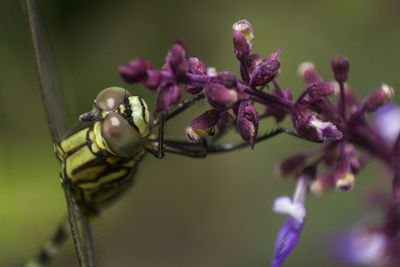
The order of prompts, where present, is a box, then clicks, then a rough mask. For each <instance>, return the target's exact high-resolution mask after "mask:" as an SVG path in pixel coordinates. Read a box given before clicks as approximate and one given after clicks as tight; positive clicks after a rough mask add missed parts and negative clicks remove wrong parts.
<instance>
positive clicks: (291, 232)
mask: <svg viewBox="0 0 400 267" xmlns="http://www.w3.org/2000/svg"><path fill="white" fill-rule="evenodd" d="M303 226H304V223H299V222H298V221H296V220H295V219H294V218H293V217H289V219H287V220H286V222H285V223H284V224H283V226H282V228H281V230H280V232H279V234H278V238H277V240H276V243H275V250H274V255H273V260H272V267H279V266H281V264H282V262H283V261H284V260H285V259H286V258H287V257H288V256H289V254H290V253H291V252H292V250H293V249H294V248H295V246H296V244H297V241H298V240H299V237H300V234H301V231H302V230H303Z"/></svg>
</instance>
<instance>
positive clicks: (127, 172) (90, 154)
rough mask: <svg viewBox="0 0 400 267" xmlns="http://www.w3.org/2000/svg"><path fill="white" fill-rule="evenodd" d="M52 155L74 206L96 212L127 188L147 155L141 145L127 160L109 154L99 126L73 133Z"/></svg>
mask: <svg viewBox="0 0 400 267" xmlns="http://www.w3.org/2000/svg"><path fill="white" fill-rule="evenodd" d="M55 151H56V155H57V157H58V158H59V159H60V161H61V173H60V175H61V179H62V180H63V181H62V182H69V183H70V184H72V189H73V194H74V199H75V200H76V202H77V204H78V205H81V206H91V207H96V208H97V207H99V206H100V205H101V204H104V203H107V202H109V201H110V200H111V199H113V198H115V197H117V196H118V195H119V194H120V193H121V192H123V191H124V190H125V189H127V188H128V187H129V186H130V184H131V183H132V178H133V175H134V171H135V167H136V165H137V163H138V162H139V161H140V160H141V159H142V158H143V156H144V155H145V153H146V151H145V150H144V148H143V147H142V146H141V145H139V146H138V148H137V149H136V153H135V154H134V155H133V156H132V157H129V158H121V157H118V156H115V155H114V154H112V153H110V151H109V150H108V149H107V147H106V144H105V142H104V140H103V138H102V136H101V122H95V123H94V124H92V125H90V126H88V127H85V128H82V129H79V130H77V131H74V132H72V133H71V134H70V135H69V136H67V137H66V138H65V139H63V140H62V141H60V142H59V143H57V144H55Z"/></svg>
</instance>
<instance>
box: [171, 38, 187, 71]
mask: <svg viewBox="0 0 400 267" xmlns="http://www.w3.org/2000/svg"><path fill="white" fill-rule="evenodd" d="M166 61H167V63H168V65H169V66H170V68H171V70H172V71H173V72H174V73H175V74H176V75H177V76H181V75H185V74H186V73H187V72H188V71H189V69H190V63H189V60H188V59H187V51H186V47H185V46H184V44H183V43H182V41H180V40H178V41H177V42H176V44H174V45H173V46H172V48H171V50H170V51H169V52H168V54H167V58H166Z"/></svg>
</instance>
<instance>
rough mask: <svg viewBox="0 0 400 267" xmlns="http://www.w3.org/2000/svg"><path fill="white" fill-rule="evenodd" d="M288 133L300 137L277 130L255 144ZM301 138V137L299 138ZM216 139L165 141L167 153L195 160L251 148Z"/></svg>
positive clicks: (287, 131)
mask: <svg viewBox="0 0 400 267" xmlns="http://www.w3.org/2000/svg"><path fill="white" fill-rule="evenodd" d="M281 133H286V134H289V135H293V136H296V137H299V136H298V135H297V134H296V133H294V132H292V131H290V130H287V129H285V128H277V129H275V130H273V131H270V132H267V133H265V134H263V135H261V136H259V137H258V138H257V139H256V140H255V143H259V142H262V141H265V140H267V139H269V138H271V137H274V136H276V135H278V134H281ZM299 138H301V137H299ZM217 139H219V138H216V139H214V140H213V139H211V142H209V143H207V142H204V143H191V142H188V141H180V140H165V141H164V144H165V152H169V153H174V154H180V155H184V156H188V157H195V158H204V157H206V156H207V154H216V153H223V152H231V151H235V150H239V149H243V148H246V147H249V146H250V144H249V143H247V142H241V143H238V144H235V145H234V144H216V143H215V142H214V141H215V140H217Z"/></svg>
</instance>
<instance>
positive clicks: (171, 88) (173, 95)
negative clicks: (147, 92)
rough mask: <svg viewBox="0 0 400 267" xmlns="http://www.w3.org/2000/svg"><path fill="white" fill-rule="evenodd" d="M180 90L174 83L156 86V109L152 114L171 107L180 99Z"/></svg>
mask: <svg viewBox="0 0 400 267" xmlns="http://www.w3.org/2000/svg"><path fill="white" fill-rule="evenodd" d="M180 97H181V91H180V89H179V86H177V85H176V84H170V85H167V86H163V87H160V88H158V90H157V96H156V110H155V111H154V115H157V114H159V113H160V112H163V111H165V110H169V109H170V108H172V107H173V106H174V105H175V104H176V103H177V102H178V101H179V99H180Z"/></svg>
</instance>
